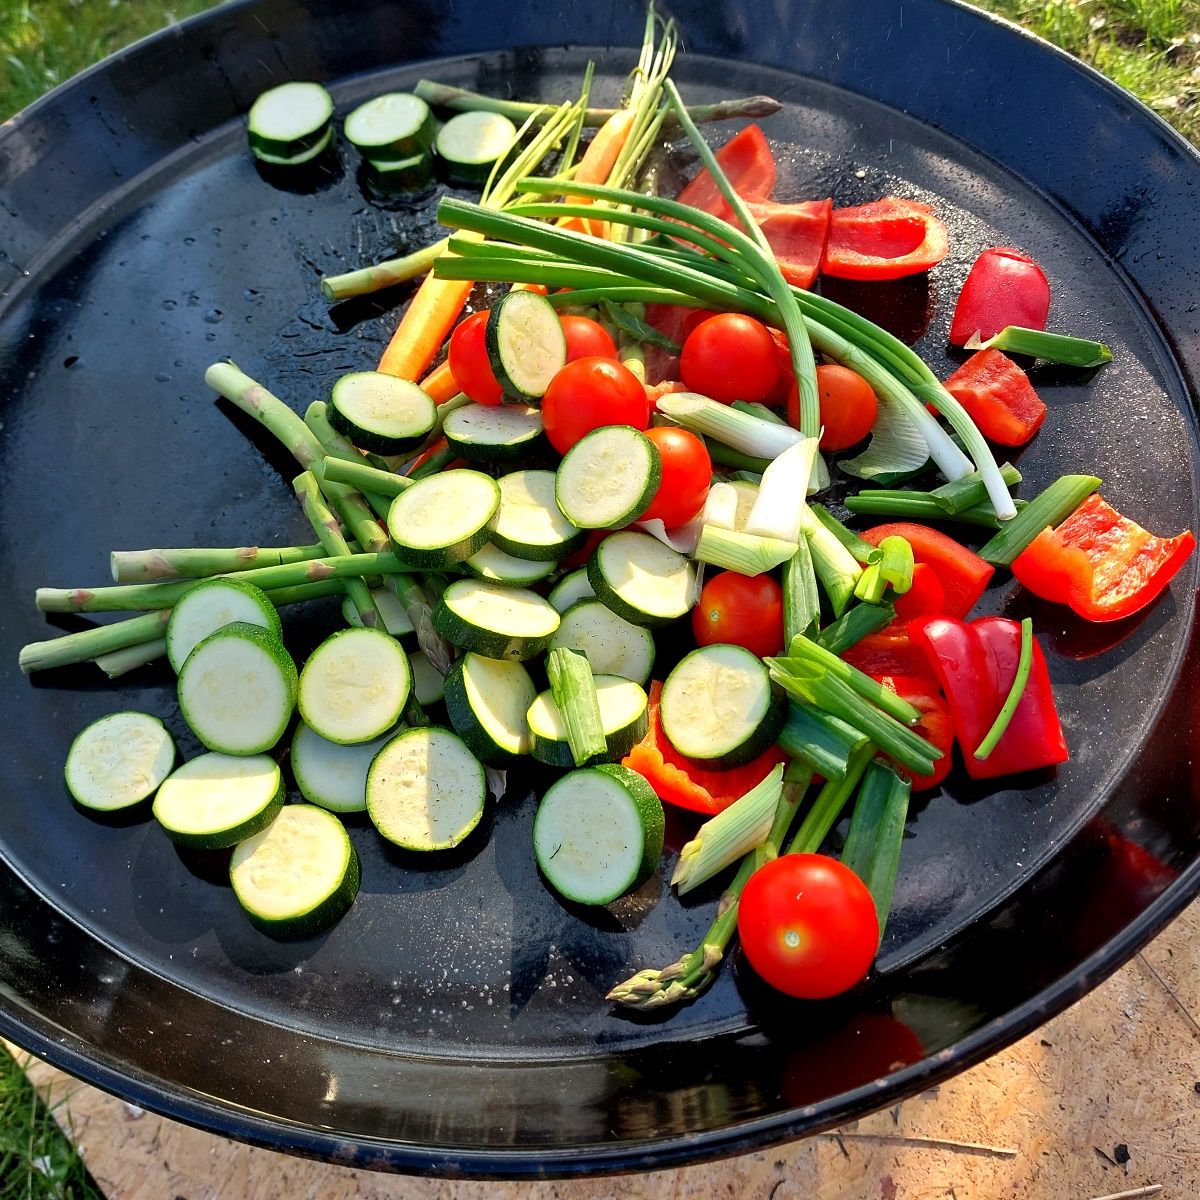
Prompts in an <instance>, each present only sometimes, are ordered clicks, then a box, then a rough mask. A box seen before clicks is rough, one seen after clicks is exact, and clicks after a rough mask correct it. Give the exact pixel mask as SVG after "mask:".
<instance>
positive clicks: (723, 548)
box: [694, 525, 796, 575]
mask: <svg viewBox="0 0 1200 1200" xmlns="http://www.w3.org/2000/svg"><path fill="white" fill-rule="evenodd" d="M795 553H796V543H795V542H784V541H780V539H779V538H771V537H758V536H756V535H754V534H749V533H736V532H735V531H734V530H732V529H721V528H719V527H717V526H716V525H705V526H704V527H703V528H702V529H701V530H700V540H699V541H698V542H697V543H696V552H695V555H694V557H695V558H696V560H697V561H698V562H704V563H708V564H709V565H710V566H713V567H720V568H721V569H722V570H723V571H736V572H737V573H738V574H739V575H762V574H763V573H764V572H765V571H772V570H774V569H775V568H776V567H778V566H781V565H782V564H783V563H785V562H787V561H788V559H789V558H791V557H792V556H793V555H794V554H795Z"/></svg>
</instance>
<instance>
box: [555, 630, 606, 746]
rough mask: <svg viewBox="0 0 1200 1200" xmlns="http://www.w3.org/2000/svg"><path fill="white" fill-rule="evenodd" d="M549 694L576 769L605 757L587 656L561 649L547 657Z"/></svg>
mask: <svg viewBox="0 0 1200 1200" xmlns="http://www.w3.org/2000/svg"><path fill="white" fill-rule="evenodd" d="M546 677H547V678H548V679H549V680H550V694H551V695H552V696H553V697H554V703H555V704H557V705H558V711H559V712H560V713H562V718H563V723H564V724H565V725H566V727H567V744H568V745H569V746H570V747H571V756H572V757H573V758H574V759H575V765H576V766H577V767H581V766H583V764H584V763H586V762H589V761H590V760H591V759H593V758H596V757H597V756H599V755H602V754H604V753H605V752H606V751H607V749H608V744H607V742H606V741H605V738H604V723H603V721H602V719H601V717H600V700H599V697H598V696H597V694H596V680H595V678H594V677H593V675H592V668H591V665H590V664H589V663H588V660H587V655H586V654H580V653H579V652H578V651H577V650H570V649H568V648H567V647H565V646H560V647H559V648H558V649H556V650H551V651H550V653H549V654H548V655H547V656H546Z"/></svg>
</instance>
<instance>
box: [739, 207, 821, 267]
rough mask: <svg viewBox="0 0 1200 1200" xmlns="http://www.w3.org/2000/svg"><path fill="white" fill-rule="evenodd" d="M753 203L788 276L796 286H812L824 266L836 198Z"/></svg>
mask: <svg viewBox="0 0 1200 1200" xmlns="http://www.w3.org/2000/svg"><path fill="white" fill-rule="evenodd" d="M749 207H750V213H751V215H752V216H753V217H754V219H755V220H756V221H757V222H758V224H759V227H760V228H761V229H762V231H763V236H764V237H765V238H766V239H767V244H768V245H769V246H770V247H771V253H772V254H774V255H775V261H776V262H777V263H778V264H779V269H780V271H782V272H783V277H784V279H786V280H787V281H788V283H792V284H795V285H796V287H802V288H806V287H811V286H812V283H813V280H814V279H816V277H817V272H818V271H819V270H820V269H821V256H822V254H824V252H825V239H826V237H827V236H828V235H829V215H830V213H831V212H832V211H833V201H832V200H805V201H803V202H801V203H799V204H772V203H770V202H767V201H760V202H759V203H757V204H751V205H750V206H749Z"/></svg>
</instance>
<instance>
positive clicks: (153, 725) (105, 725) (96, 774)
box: [64, 712, 175, 812]
mask: <svg viewBox="0 0 1200 1200" xmlns="http://www.w3.org/2000/svg"><path fill="white" fill-rule="evenodd" d="M174 764H175V743H174V742H173V741H172V740H171V735H170V734H169V733H168V732H167V729H166V727H165V726H164V725H163V723H162V722H161V721H160V720H159V719H158V718H157V717H152V716H150V715H149V714H148V713H141V712H115V713H109V714H108V716H105V717H101V718H100V719H99V720H96V721H93V722H92V723H91V724H90V725H88V726H86V727H85V728H84V729H83V730H81V731H80V732H79V734H77V735H76V737H75V740H74V741H73V742H72V743H71V749H70V750H69V751H68V752H67V762H66V766H65V768H64V777H65V780H66V784H67V790H68V791H69V792H70V793H71V795H72V797H74V799H75V801H76V803H78V804H80V805H82V806H83V807H84V808H88V809H92V810H94V811H96V812H117V811H118V810H120V809H124V808H130V807H131V806H133V805H135V804H140V803H141V802H142V801H143V800H146V799H148V798H149V797H150V796H153V795H154V793H155V792H156V791H157V790H158V787H159V785H160V784H161V783H162V781H163V780H164V779H166V778H167V776H168V775H169V774H170V773H171V768H172V766H174Z"/></svg>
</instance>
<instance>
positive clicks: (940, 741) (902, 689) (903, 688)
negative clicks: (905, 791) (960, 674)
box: [873, 672, 954, 792]
mask: <svg viewBox="0 0 1200 1200" xmlns="http://www.w3.org/2000/svg"><path fill="white" fill-rule="evenodd" d="M873 678H875V679H878V680H879V682H880V683H882V684H883V685H884V686H885V687H889V688H891V689H892V691H893V692H895V693H896V695H897V696H899V697H900V699H901V700H907V701H908V702H909V704H911V705H912V706H913V707H914V708H915V709H917V710H918V711H919V712H920V714H921V719H920V720H919V721H918V722H917V723H916V725H914V726H913V731H914V732H915V733H919V734H920V735H921V736H922V737H923V738H924V739H925V740H926V741H927V742H929V743H930V744H931V745H932V746H934V747H935V748H936V749H938V750H940V751H941V752H942V756H941V758H939V759H938V760H937V761H936V762H935V763H934V764H933V770H932V771H930V772H929V774H928V775H914V774H913V773H912V772H911V771H909V770H907V769H906V768H904V767H901V766H898V765H897V764H895V763H893V764H892V765H893V768H894V769H895V770H896V771H898V772H899V773H900V774H901V775H903V776H905V777H906V778H907V779H910V780H911V781H912V790H913V791H914V792H927V791H929V790H930V789H931V788H935V787H937V786H938V784H940V783H941V782H942V780H943V779H945V778H946V776H947V775H949V774H950V767H951V765H952V762H953V759H952V757H951V754H950V751H951V749H952V748H953V746H954V719H953V717H951V715H950V709H949V707H948V706H947V704H946V701H945V699H944V698H943V697H942V693H941V689H940V688H939V687H938V684H937V680H936V679H934V678H933V677H932V676H931V675H928V674H926V673H925V672H922V673H921V674H919V675H875V676H873Z"/></svg>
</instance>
